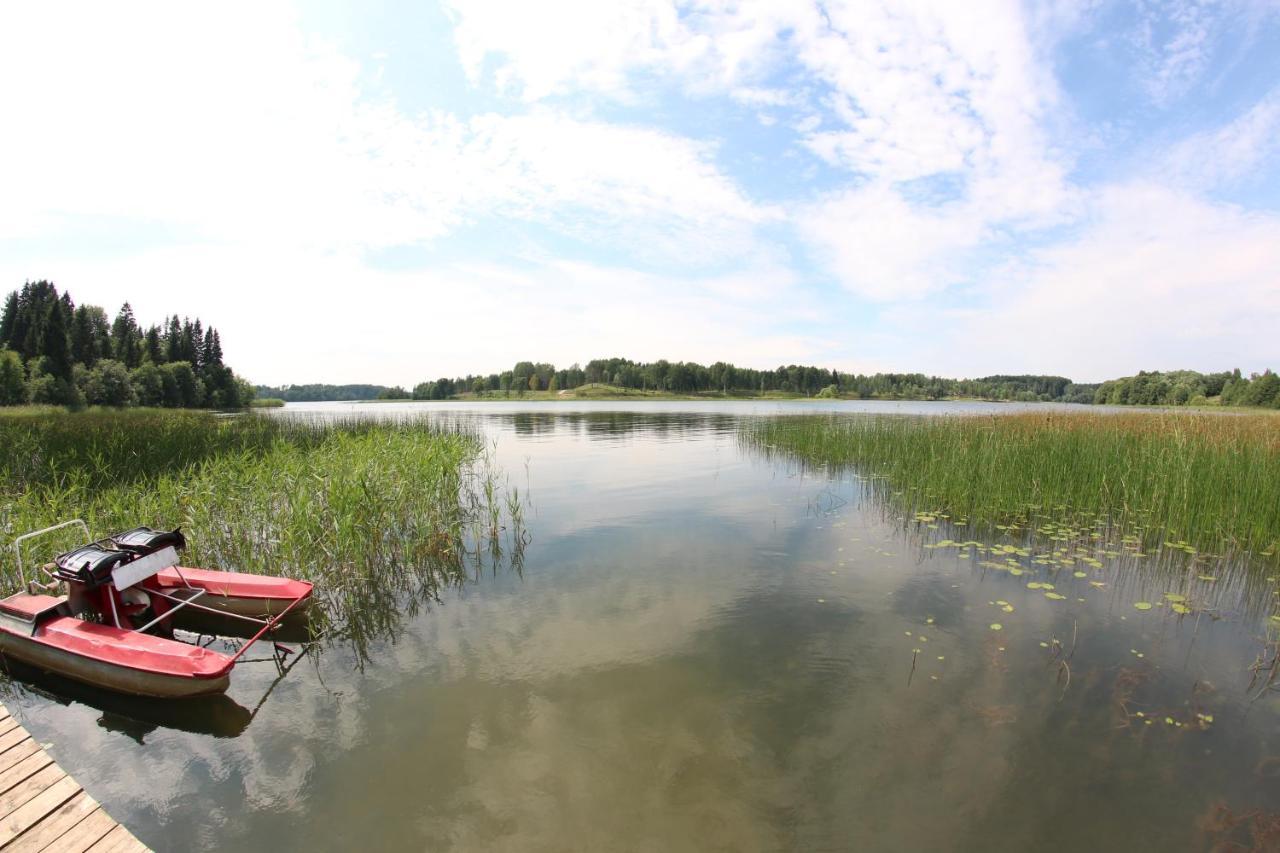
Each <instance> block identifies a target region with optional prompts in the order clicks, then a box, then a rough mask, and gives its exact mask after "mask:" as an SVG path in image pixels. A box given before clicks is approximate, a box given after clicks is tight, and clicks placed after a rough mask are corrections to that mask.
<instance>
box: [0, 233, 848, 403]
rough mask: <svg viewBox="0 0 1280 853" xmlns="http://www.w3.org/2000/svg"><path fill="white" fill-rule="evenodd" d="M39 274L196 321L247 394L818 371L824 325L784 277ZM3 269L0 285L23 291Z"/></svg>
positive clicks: (536, 268)
mask: <svg viewBox="0 0 1280 853" xmlns="http://www.w3.org/2000/svg"><path fill="white" fill-rule="evenodd" d="M38 267H39V269H40V270H41V271H42V273H43V274H47V275H48V277H50V278H52V279H53V280H54V281H56V282H57V283H58V284H59V286H61V287H65V288H66V289H68V290H70V292H71V293H72V295H73V296H74V297H75V298H76V300H77V301H78V302H88V303H94V304H101V305H104V306H106V307H107V308H108V309H109V310H114V309H115V308H116V307H117V306H119V305H120V304H121V303H122V302H124V301H125V300H126V299H128V300H131V301H132V304H133V305H134V307H135V309H136V311H137V312H138V314H139V319H140V321H142V322H143V323H150V322H158V321H159V320H160V316H159V315H160V314H161V313H162V312H167V311H170V310H177V311H180V312H183V313H188V312H189V313H190V314H192V315H196V316H200V317H202V318H205V319H206V321H210V322H212V323H213V324H214V325H216V326H217V327H218V329H219V331H220V333H221V335H222V341H223V346H224V348H225V349H226V351H227V353H228V358H229V360H230V362H231V363H232V365H233V366H235V367H236V368H237V370H239V371H242V372H243V373H245V374H246V375H247V376H248V377H249V378H251V379H253V380H254V381H259V382H264V383H269V384H275V383H280V382H295V383H301V382H309V381H310V382H382V383H391V382H397V383H401V384H406V385H412V384H414V383H416V382H419V381H422V380H424V379H434V378H437V377H439V376H453V375H463V374H467V373H472V372H492V371H500V370H505V369H509V368H510V366H511V365H512V364H514V363H515V362H516V361H519V360H523V359H530V358H532V359H536V360H546V361H551V362H553V363H555V364H557V365H560V366H567V365H569V364H571V363H573V362H579V361H585V360H587V359H590V358H594V357H599V356H603V355H606V354H617V355H625V356H627V357H630V358H636V359H650V360H652V359H659V358H668V359H672V360H689V359H692V360H698V361H702V362H704V363H710V362H713V361H716V360H719V359H728V360H734V361H736V362H737V363H740V364H751V365H776V364H782V363H788V362H809V361H813V360H816V359H819V358H820V357H821V356H822V354H823V353H824V351H825V348H826V347H827V346H828V345H829V344H828V342H827V341H825V340H824V339H823V337H822V336H821V335H818V334H813V333H809V334H798V333H790V332H786V331H784V330H785V329H786V328H787V327H788V326H789V325H792V324H806V325H812V324H813V323H814V322H815V320H818V319H820V318H821V317H822V313H821V312H820V311H819V306H818V305H817V304H815V301H814V298H813V297H812V295H811V294H810V293H809V292H808V291H807V290H806V289H805V288H803V287H802V286H801V285H800V284H799V283H798V282H797V281H796V279H795V277H794V276H793V275H792V274H791V273H789V272H788V271H786V270H785V269H781V268H776V267H761V268H755V267H752V268H748V269H744V270H742V271H740V272H737V273H724V272H720V273H717V274H714V275H706V276H702V275H697V274H693V273H690V274H688V275H682V276H665V275H656V274H650V273H642V272H638V271H636V270H633V269H628V268H626V267H625V266H605V265H599V264H587V263H582V262H572V261H565V260H559V259H554V258H548V259H544V260H542V261H537V262H530V263H526V264H521V265H515V264H511V263H496V262H495V263H489V262H480V261H464V262H458V263H454V264H451V265H448V266H441V267H436V268H432V269H428V270H416V271H400V272H390V271H385V270H372V269H369V268H368V267H366V266H364V265H363V264H362V263H361V260H360V258H359V257H358V256H356V255H354V254H348V253H342V252H335V253H330V254H328V255H324V256H321V255H317V254H315V253H312V252H310V251H308V250H306V249H305V248H304V249H281V250H279V251H275V252H269V253H264V252H262V251H260V250H259V249H258V247H256V246H179V247H173V248H169V249H163V250H156V251H151V252H146V253H143V254H138V255H129V256H125V257H119V258H113V259H93V260H86V261H69V260H67V259H65V258H57V257H49V258H45V259H41V260H40V262H39V264H38ZM24 274H25V270H24V269H22V267H21V266H20V265H18V264H14V263H0V280H11V281H12V280H17V281H21V280H22V278H23V277H24Z"/></svg>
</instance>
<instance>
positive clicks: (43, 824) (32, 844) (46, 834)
mask: <svg viewBox="0 0 1280 853" xmlns="http://www.w3.org/2000/svg"><path fill="white" fill-rule="evenodd" d="M98 810H99V809H98V803H97V801H96V800H94V799H93V797H91V796H89V795H88V794H86V793H85V792H84V791H81V792H80V793H78V794H76V795H75V796H74V797H72V798H71V799H69V800H67V801H66V802H65V803H63V804H62V805H61V806H59V807H58V809H57V811H55V812H54V813H53V814H51V815H49V816H48V817H46V818H45V819H44V820H42V821H40V822H39V823H37V824H36V825H35V826H33V827H31V829H29V830H27V831H26V832H24V833H22V835H19V836H18V837H17V838H15V839H14V840H13V841H12V842H10V843H9V844H7V845H5V846H4V853H37V851H40V850H43V849H45V848H46V847H48V846H49V845H51V844H53V843H54V842H55V841H57V842H59V848H60V849H66V848H65V847H62V846H61V845H62V841H61V839H62V838H64V837H65V836H66V835H67V833H69V832H70V831H71V830H72V829H73V828H74V827H75V826H76V825H77V824H78V823H80V822H81V821H82V820H84V819H85V818H87V817H88V816H89V815H91V814H93V813H94V812H95V811H98ZM103 834H105V829H104V833H103ZM94 841H97V838H94V839H93V840H92V841H89V842H87V843H86V844H85V845H83V846H85V847H87V846H88V845H89V844H92V843H94Z"/></svg>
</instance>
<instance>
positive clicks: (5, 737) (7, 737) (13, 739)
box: [0, 727, 30, 752]
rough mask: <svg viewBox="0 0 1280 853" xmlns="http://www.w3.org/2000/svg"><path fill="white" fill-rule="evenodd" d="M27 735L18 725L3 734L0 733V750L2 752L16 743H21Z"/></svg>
mask: <svg viewBox="0 0 1280 853" xmlns="http://www.w3.org/2000/svg"><path fill="white" fill-rule="evenodd" d="M29 737H30V735H29V734H27V733H26V732H25V731H24V730H23V729H22V728H21V727H18V728H16V729H14V730H13V731H11V732H5V733H4V734H2V735H0V752H4V751H5V750H6V749H9V748H11V747H13V746H16V745H17V744H20V743H22V742H23V741H24V740H26V739H27V738H29Z"/></svg>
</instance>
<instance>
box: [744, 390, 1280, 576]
mask: <svg viewBox="0 0 1280 853" xmlns="http://www.w3.org/2000/svg"><path fill="white" fill-rule="evenodd" d="M741 436H742V438H743V440H744V441H745V442H746V443H747V444H748V445H750V446H752V447H754V448H757V449H760V450H763V451H764V452H766V453H773V452H781V453H784V454H786V455H787V456H788V457H791V458H795V459H798V460H799V461H801V462H802V463H803V464H805V465H806V466H812V467H817V468H822V469H825V470H829V471H848V470H852V471H855V472H857V473H858V474H860V475H862V476H864V477H866V478H868V482H872V483H874V482H875V481H877V480H878V481H882V482H883V483H885V484H887V485H888V488H889V493H888V494H889V495H890V496H891V497H893V498H896V499H899V500H901V501H903V502H905V503H907V504H910V506H909V507H907V508H908V509H911V510H913V511H918V510H920V509H929V510H934V511H938V512H942V513H946V514H948V515H949V516H951V517H953V518H962V519H968V520H969V521H971V522H976V523H987V524H993V525H994V524H1000V523H1007V522H1008V521H1009V520H1011V519H1019V518H1026V517H1027V516H1028V515H1033V516H1036V517H1039V518H1042V519H1043V518H1056V519H1059V520H1062V521H1066V522H1071V523H1076V522H1078V521H1079V520H1081V519H1091V520H1092V521H1093V522H1095V523H1096V522H1105V523H1106V524H1107V525H1109V526H1111V527H1112V528H1113V529H1116V530H1124V531H1128V532H1129V533H1130V535H1131V534H1132V532H1133V531H1137V532H1138V533H1139V534H1140V535H1141V536H1142V538H1143V539H1144V540H1146V541H1148V542H1149V541H1153V540H1166V541H1167V540H1173V543H1174V544H1179V545H1181V546H1182V547H1187V548H1190V547H1196V548H1200V549H1208V550H1217V551H1218V552H1220V553H1226V552H1240V551H1250V552H1255V553H1258V554H1262V555H1264V556H1267V557H1274V555H1275V553H1276V549H1277V543H1278V540H1280V418H1278V417H1276V416H1273V415H1267V414H1259V415H1220V414H1204V413H1166V412H1134V413H1123V414H1118V413H1089V414H1085V413H1080V414H1076V413H1049V414H1046V413H1042V412H1035V413H1018V414H1008V415H996V416H951V417H902V416H865V417H848V416H815V417H783V418H771V419H761V420H757V421H752V422H749V423H747V424H745V425H744V427H743V429H742V433H741ZM1091 526H1092V525H1091Z"/></svg>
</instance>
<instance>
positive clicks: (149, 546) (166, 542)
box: [111, 527, 187, 557]
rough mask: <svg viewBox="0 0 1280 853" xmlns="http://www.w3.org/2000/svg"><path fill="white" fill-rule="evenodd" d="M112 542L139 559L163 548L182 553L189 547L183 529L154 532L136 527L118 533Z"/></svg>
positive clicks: (146, 528) (176, 528)
mask: <svg viewBox="0 0 1280 853" xmlns="http://www.w3.org/2000/svg"><path fill="white" fill-rule="evenodd" d="M111 542H112V543H113V544H114V545H115V546H116V547H117V548H119V549H121V550H123V551H129V552H131V553H133V554H136V555H137V556H139V557H142V556H145V555H147V554H153V553H155V552H156V551H159V550H160V549H161V548H168V547H172V548H173V549H174V550H175V551H181V550H182V549H184V548H186V547H187V538H186V537H185V536H183V535H182V528H181V527H175V528H174V529H173V530H152V529H151V528H150V527H135V528H134V529H133V530H129V531H126V532H125V533H117V534H116V535H115V536H112V537H111Z"/></svg>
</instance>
